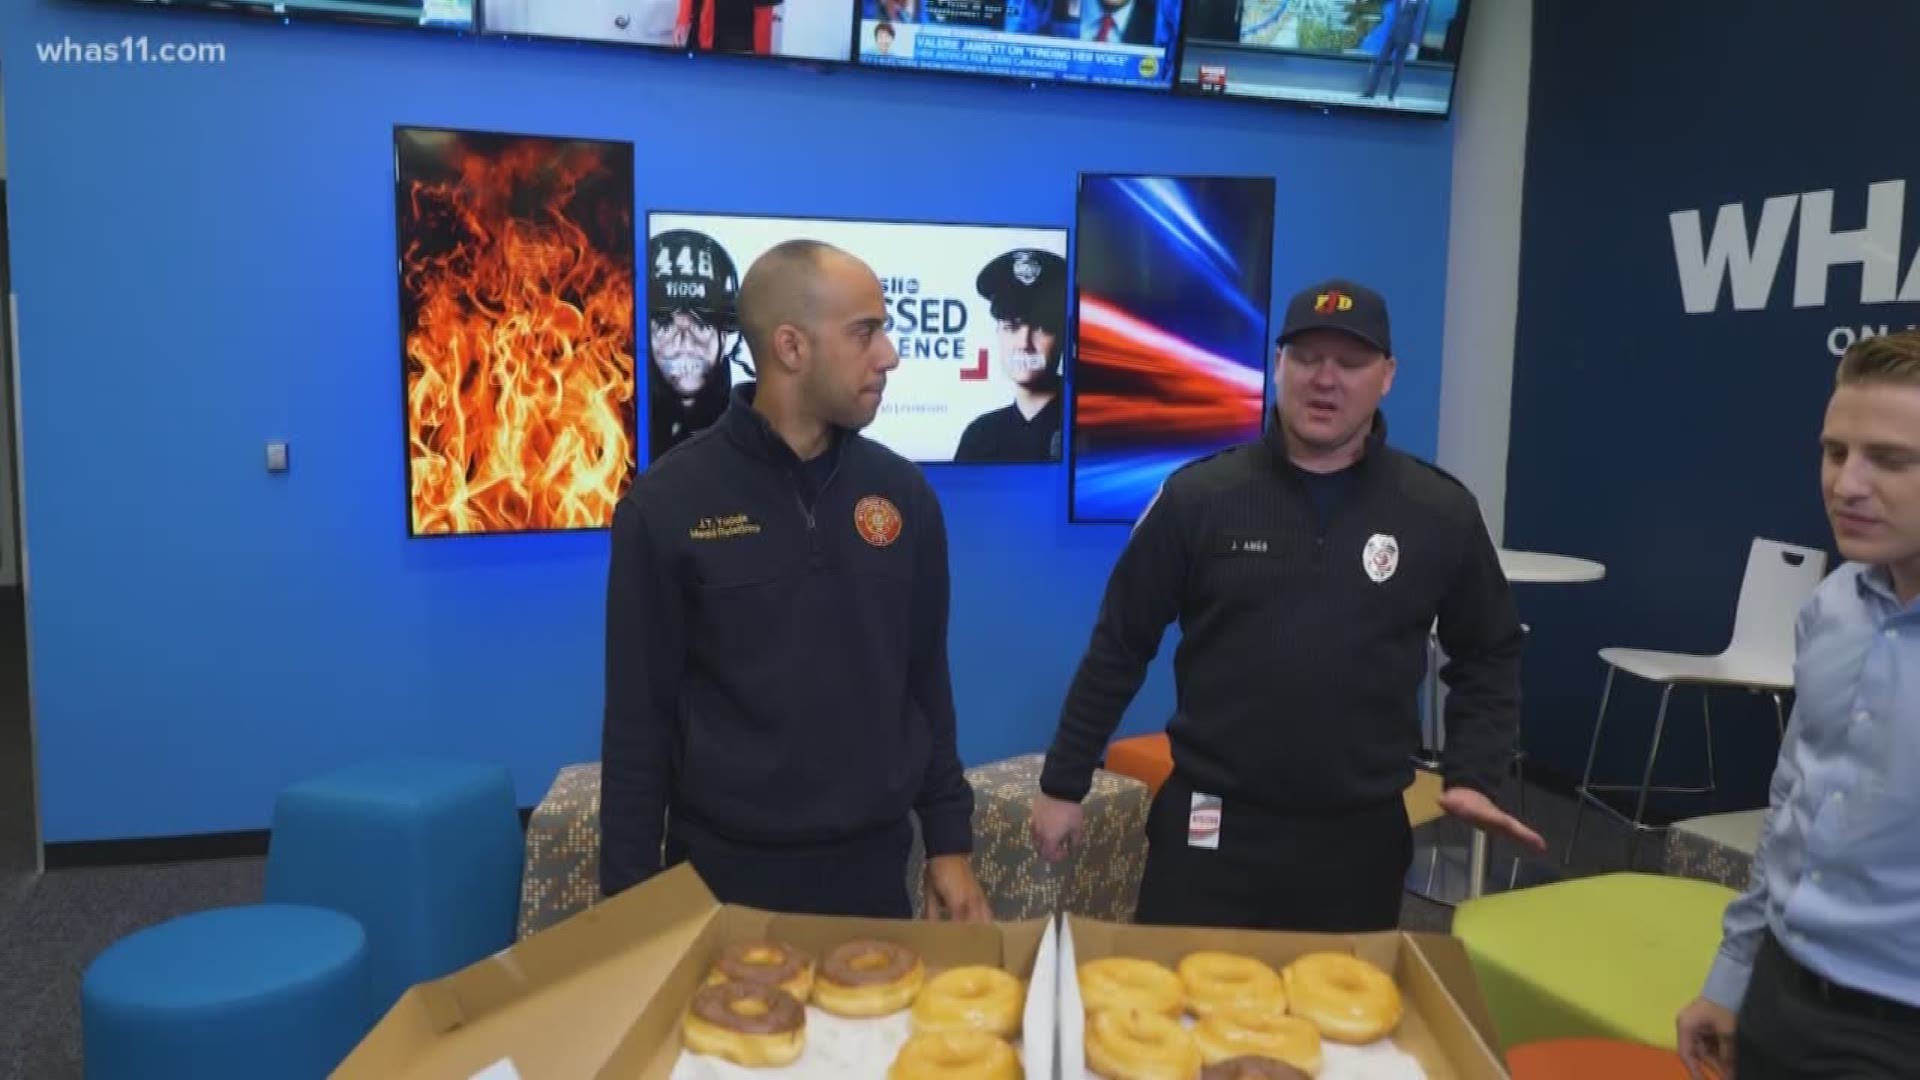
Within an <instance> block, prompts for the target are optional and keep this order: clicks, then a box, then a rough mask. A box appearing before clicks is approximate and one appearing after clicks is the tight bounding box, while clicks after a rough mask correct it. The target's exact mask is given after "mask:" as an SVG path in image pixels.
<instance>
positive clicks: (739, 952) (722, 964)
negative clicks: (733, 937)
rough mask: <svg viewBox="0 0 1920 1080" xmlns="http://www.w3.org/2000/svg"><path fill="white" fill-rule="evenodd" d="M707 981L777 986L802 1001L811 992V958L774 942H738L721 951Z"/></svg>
mask: <svg viewBox="0 0 1920 1080" xmlns="http://www.w3.org/2000/svg"><path fill="white" fill-rule="evenodd" d="M707 981H708V982H709V983H723V982H743V983H753V984H754V985H756V986H773V987H778V988H779V989H781V990H785V991H786V992H787V993H789V994H792V995H793V996H794V997H796V998H798V999H799V1000H801V1001H805V1000H807V998H808V996H810V995H811V994H812V993H813V957H811V956H808V955H807V954H806V953H804V952H801V951H800V950H799V949H796V948H794V947H793V946H791V945H782V944H780V943H779V942H776V941H746V942H741V943H740V944H738V945H730V946H728V947H727V948H726V949H724V950H722V951H721V953H720V956H719V958H718V959H716V960H715V961H714V962H713V971H712V972H711V973H710V974H709V975H708V976H707Z"/></svg>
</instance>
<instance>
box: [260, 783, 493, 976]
mask: <svg viewBox="0 0 1920 1080" xmlns="http://www.w3.org/2000/svg"><path fill="white" fill-rule="evenodd" d="M524 858H525V846H524V838H523V835H522V833H521V830H520V813H519V808H518V806H517V804H516V802H515V798H514V791H513V780H512V777H510V776H509V775H508V773H507V770H506V769H504V768H501V767H499V766H496V765H484V764H475V763H470V762H463V761H450V760H443V759H438V758H417V757H406V758H382V759H378V760H374V761H368V762H365V763H363V764H359V765H354V766H351V767H349V768H345V769H341V770H339V771H337V772H333V773H328V774H326V775H324V776H319V777H315V778H313V779H310V780H307V781H304V782H301V783H299V784H295V785H294V786H292V787H290V788H288V789H287V790H286V791H285V792H283V793H282V794H281V796H280V799H279V800H278V802H277V804H276V805H275V807H274V815H273V836H272V839H271V840H270V841H269V844H268V849H267V885H266V894H267V899H268V900H270V901H277V902H285V903H301V904H313V905H317V906H320V907H326V908H332V909H334V910H336V911H342V912H345V913H347V914H350V915H352V916H353V917H354V918H356V919H358V920H359V921H360V923H361V925H362V926H364V927H366V931H367V942H368V952H369V955H370V962H371V965H372V970H373V993H374V1002H375V1005H376V1007H377V1008H378V1009H379V1010H380V1011H381V1012H382V1013H384V1012H385V1011H386V1010H387V1009H388V1008H390V1007H391V1006H392V1005H393V1003H394V1002H395V1001H396V1000H398V999H399V997H400V995H401V994H402V993H404V992H406V989H407V988H408V987H409V986H412V985H414V984H415V983H419V982H425V981H427V980H429V979H437V978H440V977H441V976H443V975H447V974H449V973H451V972H454V971H458V970H459V969H461V968H463V967H465V966H467V965H468V964H471V963H473V962H475V961H478V960H482V959H484V958H486V957H488V956H490V955H492V954H493V953H495V952H498V951H499V950H501V949H504V948H506V947H507V946H509V945H511V944H512V943H513V939H514V919H515V917H516V915H517V913H518V909H519V902H520V874H521V868H522V864H523V861H524Z"/></svg>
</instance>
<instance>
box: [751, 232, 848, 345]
mask: <svg viewBox="0 0 1920 1080" xmlns="http://www.w3.org/2000/svg"><path fill="white" fill-rule="evenodd" d="M839 250H840V249H839V248H836V247H834V246H833V245H832V244H827V243H823V242H821V241H819V240H787V241H784V242H782V243H779V244H775V245H774V246H773V247H770V248H768V249H767V251H766V253H765V254H763V255H761V256H760V257H759V258H757V259H755V260H753V265H752V266H750V267H748V268H747V276H746V277H744V278H742V279H741V280H740V299H739V303H738V308H739V312H740V332H741V335H742V336H743V337H745V338H746V340H747V348H748V350H750V351H751V352H752V353H753V356H754V364H755V366H756V367H757V366H759V363H760V360H761V358H762V357H765V356H767V355H768V354H769V352H770V350H771V349H772V347H773V346H772V338H773V331H774V329H775V328H776V327H778V326H780V325H781V324H782V323H803V322H807V321H808V320H809V318H810V316H811V315H812V313H813V307H814V295H813V280H812V279H813V277H814V274H815V272H816V271H817V270H819V268H820V264H821V263H822V262H823V261H824V260H825V259H826V257H827V256H828V254H829V253H834V252H838V251H839Z"/></svg>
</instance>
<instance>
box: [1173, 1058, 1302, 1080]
mask: <svg viewBox="0 0 1920 1080" xmlns="http://www.w3.org/2000/svg"><path fill="white" fill-rule="evenodd" d="M1200 1080H1313V1078H1312V1077H1311V1076H1308V1075H1307V1074H1306V1073H1303V1072H1301V1071H1300V1070H1299V1069H1296V1068H1294V1067H1293V1066H1291V1065H1289V1064H1287V1063H1286V1062H1284V1061H1275V1060H1273V1059H1272V1058H1263V1057H1237V1058H1230V1059H1228V1060H1226V1061H1222V1062H1220V1063H1219V1064H1217V1065H1209V1066H1207V1067H1206V1069H1205V1070H1204V1071H1202V1072H1201V1073H1200Z"/></svg>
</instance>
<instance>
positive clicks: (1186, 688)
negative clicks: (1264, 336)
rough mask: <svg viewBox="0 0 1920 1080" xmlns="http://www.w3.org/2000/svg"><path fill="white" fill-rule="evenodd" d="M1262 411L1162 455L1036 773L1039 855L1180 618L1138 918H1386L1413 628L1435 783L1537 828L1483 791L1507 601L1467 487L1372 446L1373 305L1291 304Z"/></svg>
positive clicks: (1398, 878) (1378, 334)
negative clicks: (1226, 445) (1234, 431)
mask: <svg viewBox="0 0 1920 1080" xmlns="http://www.w3.org/2000/svg"><path fill="white" fill-rule="evenodd" d="M1277 353H1278V355H1277V357H1276V361H1275V362H1276V364H1277V365H1278V366H1279V369H1280V370H1279V372H1278V377H1279V379H1280V394H1279V403H1278V409H1277V412H1278V416H1277V420H1278V423H1275V424H1270V425H1269V426H1268V430H1267V433H1266V435H1265V436H1263V437H1262V438H1261V439H1260V440H1258V441H1256V442H1251V443H1247V444H1244V445H1242V446H1239V447H1236V448H1234V449H1231V450H1227V451H1224V452H1222V453H1219V454H1215V455H1212V456H1210V457H1207V458H1204V459H1202V460H1200V461H1197V462H1194V463H1193V464H1191V465H1188V466H1186V467H1184V468H1182V469H1179V470H1177V471H1176V472H1175V473H1174V474H1173V475H1172V476H1170V477H1169V478H1168V479H1167V482H1166V484H1165V485H1163V486H1162V487H1161V489H1160V492H1159V494H1157V495H1156V496H1155V497H1154V501H1153V503H1152V504H1150V505H1149V506H1148V508H1147V511H1146V513H1145V514H1143V515H1142V516H1141V519H1140V521H1139V522H1138V523H1137V524H1136V525H1135V527H1134V533H1133V536H1132V538H1131V539H1130V540H1129V541H1128V543H1127V547H1126V550H1125V551H1124V552H1122V553H1121V556H1120V560H1119V563H1118V565H1117V566H1115V567H1114V571H1113V577H1112V580H1111V581H1110V583H1109V584H1108V586H1107V594H1106V598H1105V601H1104V603H1103V604H1102V606H1101V609H1100V616H1099V621H1098V623H1097V624H1096V625H1095V627H1094V631H1093V640H1092V643H1091V645H1090V646H1089V648H1088V650H1087V654H1086V657H1085V659H1083V660H1082V661H1081V664H1080V670H1079V672H1078V673H1077V674H1076V675H1075V677H1074V681H1073V685H1072V688H1071V690H1070V691H1069V693H1068V696H1067V701H1066V704H1065V707H1064V708H1063V709H1062V713H1061V719H1060V727H1059V730H1058V732H1057V734H1056V735H1055V736H1054V741H1053V746H1052V748H1051V749H1050V750H1049V752H1048V754H1047V759H1046V765H1045V767H1044V769H1043V771H1042V773H1041V777H1040V793H1039V794H1038V795H1036V797H1035V800H1034V808H1033V832H1034V839H1035V842H1036V843H1037V844H1038V846H1039V848H1040V850H1041V853H1042V854H1043V855H1045V856H1046V857H1047V858H1049V859H1058V858H1061V857H1063V856H1064V855H1065V853H1066V850H1067V848H1068V847H1069V846H1070V845H1071V844H1072V843H1073V842H1074V841H1075V840H1076V839H1077V838H1078V836H1079V834H1080V831H1081V811H1080V806H1079V800H1080V799H1081V798H1083V797H1084V796H1085V794H1086V792H1087V788H1088V786H1089V784H1090V782H1091V778H1092V773H1093V770H1094V766H1095V764H1096V763H1097V762H1098V761H1099V759H1100V756H1101V754H1102V752H1103V749H1104V748H1105V746H1106V743H1107V740H1108V739H1109V738H1110V737H1111V736H1112V734H1113V731H1114V728H1115V727H1116V726H1117V725H1118V724H1119V722H1120V717H1121V714H1122V713H1123V712H1124V711H1125V710H1126V707H1127V703H1128V702H1129V701H1130V700H1131V699H1132V698H1133V695H1134V693H1135V692H1136V691H1137V690H1138V689H1139V687H1140V682H1141V679H1142V678H1143V677H1144V675H1145V673H1146V668H1147V664H1148V662H1149V661H1151V660H1152V659H1153V656H1154V653H1155V652H1156V651H1157V650H1158V649H1159V646H1160V638H1161V634H1162V632H1163V631H1164V630H1165V628H1166V626H1167V624H1168V623H1169V622H1171V621H1172V620H1173V619H1175V618H1176V617H1177V618H1178V619H1179V620H1180V622H1181V626H1182V628H1183V630H1184V637H1183V638H1182V640H1181V643H1180V647H1179V651H1178V653H1177V654H1176V656H1175V660H1174V673H1175V680H1176V683H1177V688H1178V695H1179V705H1178V708H1177V711H1176V713H1175V715H1174V716H1173V718H1172V720H1171V722H1170V723H1169V724H1168V727H1167V734H1168V737H1169V739H1170V741H1171V743H1172V749H1173V764H1174V770H1173V775H1172V777H1171V778H1170V779H1169V780H1168V781H1167V782H1166V784H1165V786H1163V787H1162V788H1161V790H1160V792H1159V794H1158V795H1157V796H1156V798H1155V800H1154V804H1153V807H1152V810H1151V811H1150V813H1149V816H1148V821H1147V838H1148V842H1149V848H1148V857H1147V867H1146V875H1145V879H1144V880H1143V881H1142V882H1141V885H1140V903H1139V910H1138V913H1137V915H1136V918H1138V919H1139V921H1141V922H1144V923H1171V924H1184V925H1203V926H1228V927H1250V928H1265V929H1285V930H1313V931H1326V932H1349V931H1366V930H1381V929H1390V928H1392V927H1393V926H1395V925H1396V924H1397V923H1398V921H1399V913H1400V894H1401V891H1402V887H1403V881H1404V879H1405V876H1406V872H1407V869H1408V866H1409V863H1410V861H1411V859H1412V837H1411V833H1410V830H1409V828H1408V825H1407V817H1406V809H1405V803H1404V801H1403V798H1402V793H1403V792H1404V791H1405V789H1406V788H1407V787H1408V785H1410V784H1411V783H1412V782H1413V766H1412V763H1411V755H1412V753H1413V752H1414V750H1415V749H1416V748H1417V746H1418V744H1419V717H1418V712H1417V708H1416V701H1417V697H1418V690H1419V686H1420V681H1421V675H1422V673H1423V671H1424V669H1425V666H1426V664H1425V658H1426V640H1427V634H1428V631H1429V629H1430V628H1431V627H1433V625H1434V620H1435V618H1436V617H1437V618H1438V619H1439V633H1440V641H1441V643H1442V644H1443V645H1444V646H1445V648H1446V651H1447V654H1448V655H1449V656H1450V657H1451V658H1452V660H1451V663H1450V664H1449V665H1448V667H1447V668H1446V670H1445V671H1444V673H1443V675H1444V677H1445V678H1446V680H1447V684H1448V686H1449V688H1450V689H1451V691H1452V693H1451V695H1450V696H1449V697H1448V699H1447V712H1446V719H1447V730H1448V738H1447V744H1446V761H1445V763H1444V767H1445V784H1446V788H1447V791H1446V793H1445V795H1444V796H1443V798H1442V806H1443V807H1444V808H1445V809H1446V810H1447V811H1448V812H1449V813H1451V814H1453V815H1454V816H1456V817H1459V818H1462V819H1464V820H1466V821H1468V822H1470V823H1472V824H1473V825H1475V826H1477V827H1480V828H1485V829H1491V830H1495V831H1498V832H1500V833H1503V834H1505V835H1507V836H1510V837H1513V838H1514V839H1516V840H1518V841H1519V842H1521V843H1524V844H1526V845H1528V846H1530V847H1532V848H1534V849H1535V850H1544V849H1545V845H1544V843H1543V842H1542V841H1541V840H1540V837H1539V836H1538V835H1537V834H1535V833H1534V832H1533V831H1532V830H1530V829H1528V828H1527V827H1526V826H1524V825H1522V824H1520V823H1519V822H1518V821H1516V820H1514V819H1513V818H1512V817H1509V816H1508V815H1507V814H1505V813H1503V812H1502V811H1500V810H1499V809H1498V808H1497V807H1496V806H1495V805H1494V803H1493V796H1494V794H1495V792H1496V791H1497V790H1498V788H1499V785H1500V782H1501V779H1502V778H1503V777H1504V775H1505V773H1506V767H1507V763H1508V760H1509V757H1508V755H1509V753H1510V752H1511V749H1512V746H1513V740H1514V735H1515V732H1516V731H1517V730H1518V721H1519V696H1520V685H1519V681H1520V680H1519V675H1520V671H1519V665H1520V650H1521V640H1522V638H1521V629H1520V621H1519V618H1518V616H1517V614H1516V612H1515V609H1514V603H1513V598H1512V595H1511V593H1510V592H1509V590H1508V586H1507V581H1506V577H1505V575H1504V574H1503V573H1502V572H1501V569H1500V562H1499V558H1498V554H1497V552H1496V551H1495V549H1494V547H1493V543H1492V541H1491V540H1490V539H1489V538H1488V535H1487V532H1486V528H1485V526H1484V525H1483V524H1482V522H1481V518H1480V511H1479V508H1478V505H1477V504H1476V503H1475V501H1474V499H1473V496H1472V495H1470V494H1469V493H1468V492H1467V490H1466V489H1465V488H1464V487H1462V486H1461V485H1460V484H1459V483H1458V482H1457V481H1455V480H1454V479H1453V478H1452V477H1450V476H1448V475H1446V474H1445V473H1443V472H1441V471H1439V470H1438V469H1436V468H1434V467H1432V466H1430V465H1428V464H1426V463H1425V462H1422V461H1419V460H1418V459H1415V458H1412V457H1409V456H1407V455H1406V454H1403V453H1401V452H1399V451H1397V450H1394V449H1392V448H1391V447H1389V446H1387V444H1386V440H1385V435H1386V430H1385V424H1384V421H1383V419H1382V417H1381V416H1380V414H1379V413H1378V411H1377V410H1378V405H1379V402H1380V398H1381V397H1382V396H1383V395H1384V394H1385V393H1386V391H1387V389H1388V387H1389V386H1390V385H1391V384H1392V381H1393V372H1394V368H1395V363H1396V362H1395V360H1394V357H1393V355H1392V342H1391V338H1390V336H1389V328H1388V320H1387V308H1386V302H1385V301H1384V300H1383V299H1381V297H1380V296H1379V294H1377V293H1375V292H1373V291H1372V290H1369V289H1366V288H1363V287H1362V286H1359V285H1355V284H1352V283H1350V282H1345V281H1329V282H1326V283H1324V284H1322V285H1318V286H1315V287H1313V288H1311V289H1308V290H1306V291H1305V292H1302V293H1300V294H1299V295H1298V296H1295V297H1294V298H1293V300H1292V302H1291V303H1290V304H1289V305H1288V308H1287V316H1286V321H1285V324H1284V329H1283V330H1282V333H1281V336H1280V341H1279V349H1278V350H1277Z"/></svg>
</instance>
